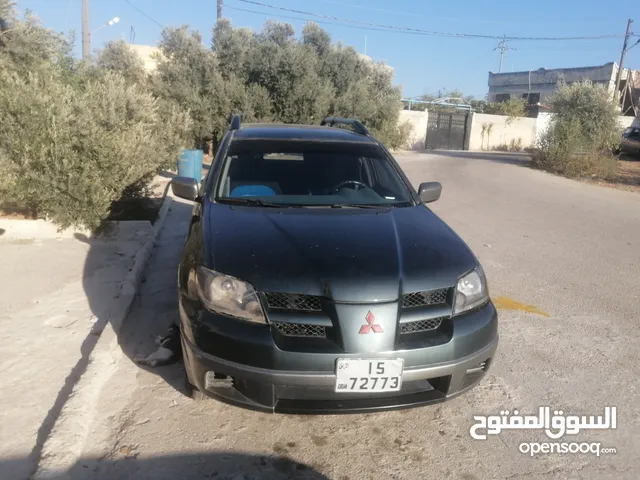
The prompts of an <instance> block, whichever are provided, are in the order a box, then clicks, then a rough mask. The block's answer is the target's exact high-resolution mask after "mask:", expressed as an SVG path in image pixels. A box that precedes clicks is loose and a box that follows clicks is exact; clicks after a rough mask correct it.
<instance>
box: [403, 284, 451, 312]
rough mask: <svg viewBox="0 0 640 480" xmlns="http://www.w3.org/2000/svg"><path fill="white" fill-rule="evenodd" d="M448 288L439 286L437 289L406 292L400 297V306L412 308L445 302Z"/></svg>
mask: <svg viewBox="0 0 640 480" xmlns="http://www.w3.org/2000/svg"><path fill="white" fill-rule="evenodd" d="M448 290H449V289H448V288H439V289H437V290H427V291H424V292H414V293H407V294H406V295H405V296H404V297H402V306H403V307H404V308H413V307H424V306H427V305H439V304H442V303H447V292H448Z"/></svg>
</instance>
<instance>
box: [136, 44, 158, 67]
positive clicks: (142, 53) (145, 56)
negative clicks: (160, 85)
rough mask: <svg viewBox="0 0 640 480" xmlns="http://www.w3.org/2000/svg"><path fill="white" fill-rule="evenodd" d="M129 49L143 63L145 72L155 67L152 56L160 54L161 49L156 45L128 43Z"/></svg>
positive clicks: (155, 62)
mask: <svg viewBox="0 0 640 480" xmlns="http://www.w3.org/2000/svg"><path fill="white" fill-rule="evenodd" d="M129 47H130V48H131V50H133V51H134V52H135V53H137V54H138V56H139V57H140V58H141V59H142V61H143V63H144V69H145V70H146V71H147V72H152V71H154V70H155V69H156V65H157V63H158V62H157V61H156V60H155V59H154V58H153V57H154V56H155V55H154V54H157V55H161V51H160V49H159V48H158V47H153V46H151V45H135V44H131V45H129Z"/></svg>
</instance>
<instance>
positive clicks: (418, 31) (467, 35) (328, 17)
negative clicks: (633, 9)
mask: <svg viewBox="0 0 640 480" xmlns="http://www.w3.org/2000/svg"><path fill="white" fill-rule="evenodd" d="M237 1H238V2H242V3H248V4H251V5H257V6H260V7H266V8H271V9H274V10H281V11H285V12H293V13H297V14H300V15H307V16H310V17H315V18H322V19H326V20H334V21H339V22H347V23H354V24H358V25H366V26H370V27H378V28H385V29H389V30H396V31H403V32H412V33H416V34H419V35H430V36H439V37H456V38H484V39H493V40H536V41H552V40H553V41H557V40H599V39H605V38H620V37H623V36H624V35H619V34H614V35H613V34H612V35H591V36H578V37H509V36H498V35H482V34H473V33H451V32H438V31H434V30H423V29H418V28H410V27H399V26H396V25H385V24H380V23H372V22H364V21H361V20H351V19H347V18H342V17H335V16H333V15H323V14H319V13H312V12H305V11H302V10H295V9H292V8H285V7H278V6H276V5H269V4H267V3H261V2H256V1H253V0H237Z"/></svg>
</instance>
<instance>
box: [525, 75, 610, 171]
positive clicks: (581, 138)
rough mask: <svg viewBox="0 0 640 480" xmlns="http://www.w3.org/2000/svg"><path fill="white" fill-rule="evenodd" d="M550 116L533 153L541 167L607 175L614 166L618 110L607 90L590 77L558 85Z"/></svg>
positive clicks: (551, 169) (552, 100)
mask: <svg viewBox="0 0 640 480" xmlns="http://www.w3.org/2000/svg"><path fill="white" fill-rule="evenodd" d="M549 103H550V104H551V108H552V111H553V117H552V119H551V122H550V125H549V127H548V128H547V130H546V131H545V132H544V134H543V135H542V137H541V139H540V141H539V144H538V150H537V152H536V153H535V155H534V156H533V160H534V164H535V165H536V166H538V167H540V168H544V169H546V170H550V171H553V172H557V173H561V174H564V175H567V176H582V175H590V176H599V177H606V176H607V175H609V174H611V173H612V172H613V171H614V169H615V167H616V157H615V156H614V155H613V153H612V151H613V150H614V149H615V146H616V143H617V142H618V141H619V136H620V131H621V128H620V125H619V124H618V118H617V117H618V112H617V110H616V107H615V105H614V103H613V102H612V100H611V95H610V94H609V92H608V91H607V90H606V89H605V88H604V87H603V86H601V85H597V84H594V83H592V82H591V81H590V80H585V81H582V82H576V83H573V84H570V85H569V84H565V83H561V84H560V85H558V87H557V89H556V91H555V93H554V95H553V97H552V98H551V99H550V101H549Z"/></svg>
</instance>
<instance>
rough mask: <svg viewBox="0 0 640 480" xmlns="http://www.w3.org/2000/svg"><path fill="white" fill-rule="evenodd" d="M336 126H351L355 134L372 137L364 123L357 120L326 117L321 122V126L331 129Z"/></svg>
mask: <svg viewBox="0 0 640 480" xmlns="http://www.w3.org/2000/svg"><path fill="white" fill-rule="evenodd" d="M335 124H342V125H350V126H352V127H353V129H354V130H355V132H356V133H359V134H360V135H366V136H370V135H371V134H370V133H369V130H367V127H365V126H364V125H363V124H362V122H360V121H359V120H356V119H355V118H342V117H325V118H324V120H322V122H320V125H327V126H329V127H333V126H334V125H335Z"/></svg>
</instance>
